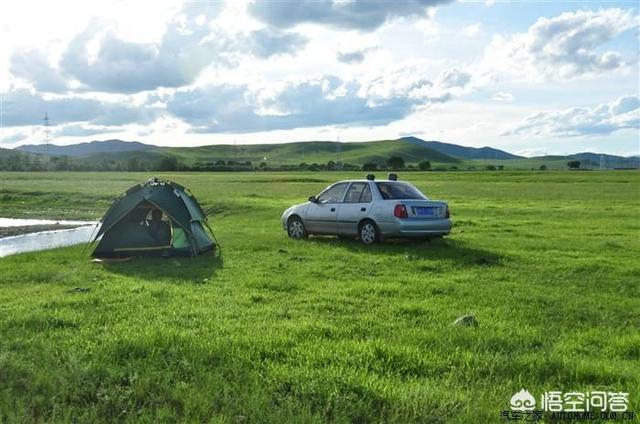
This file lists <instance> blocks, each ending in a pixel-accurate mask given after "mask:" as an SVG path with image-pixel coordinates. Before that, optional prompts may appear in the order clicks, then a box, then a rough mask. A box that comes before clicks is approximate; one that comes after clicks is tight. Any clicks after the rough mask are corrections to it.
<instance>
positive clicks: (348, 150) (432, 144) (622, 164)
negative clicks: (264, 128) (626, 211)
mask: <svg viewBox="0 0 640 424" xmlns="http://www.w3.org/2000/svg"><path fill="white" fill-rule="evenodd" d="M45 151H46V152H47V153H48V156H72V157H74V158H75V159H76V161H77V163H78V164H79V165H80V166H85V167H88V168H92V167H95V165H96V164H105V163H111V164H113V163H125V164H126V163H127V161H129V160H130V159H134V158H135V159H137V160H138V161H140V162H144V163H147V164H148V163H158V162H160V161H161V160H162V159H163V158H166V157H175V158H176V159H178V161H179V162H180V163H182V164H184V165H187V166H194V165H198V166H202V165H211V164H215V163H216V162H218V161H225V162H229V161H237V162H251V163H252V165H253V166H257V165H259V164H260V163H261V162H266V163H267V165H268V166H280V165H299V164H301V163H303V162H304V163H307V164H313V163H316V164H326V163H327V162H329V161H334V162H337V161H338V160H340V161H341V162H343V163H350V164H353V165H360V166H361V165H363V164H365V163H376V164H384V163H385V162H386V160H387V159H388V158H389V157H391V156H399V157H402V158H403V159H404V160H405V162H406V163H407V164H418V163H419V162H421V161H425V160H428V161H430V162H431V164H432V166H433V167H439V168H442V167H444V168H450V167H452V166H454V165H455V166H456V167H457V168H459V169H470V168H476V169H484V168H486V167H487V166H488V165H495V166H498V165H502V166H505V167H507V168H512V169H538V168H539V167H540V166H542V165H545V166H546V167H547V168H549V169H566V168H567V161H569V160H580V161H581V162H582V164H581V167H583V168H592V169H593V168H595V169H597V168H599V167H600V163H601V158H602V162H603V166H604V168H638V167H639V166H640V160H639V159H638V158H635V157H628V158H626V157H622V156H615V155H601V154H599V153H590V152H584V153H576V154H573V155H567V156H563V155H555V156H540V157H533V158H527V157H522V156H517V155H514V154H511V153H508V152H505V151H503V150H499V149H494V148H491V147H482V148H475V147H466V146H459V145H456V144H451V143H443V142H440V141H425V140H422V139H420V138H417V137H403V138H400V139H397V140H379V141H366V142H348V143H337V142H335V141H304V142H294V143H279V144H244V145H237V146H236V145H231V144H216V145H209V146H195V147H160V146H154V145H150V144H144V143H140V142H137V141H122V140H106V141H92V142H89V143H79V144H72V145H68V146H56V145H49V146H48V148H45V146H43V145H25V146H20V147H17V148H16V149H14V150H6V149H4V150H3V151H2V152H0V153H2V154H3V155H4V162H5V169H6V168H7V167H10V166H12V165H11V161H12V156H11V155H16V154H18V153H21V154H22V155H26V154H27V153H25V152H29V154H30V155H32V156H33V157H27V156H13V157H16V158H17V159H16V160H17V161H20V162H25V161H31V162H33V161H36V160H37V156H35V155H34V154H41V155H42V153H44V152H45ZM9 152H11V153H9ZM42 156H43V157H44V158H45V159H46V157H47V156H44V155H42Z"/></svg>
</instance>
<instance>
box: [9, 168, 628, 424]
mask: <svg viewBox="0 0 640 424" xmlns="http://www.w3.org/2000/svg"><path fill="white" fill-rule="evenodd" d="M160 176H162V177H167V178H170V179H172V180H175V181H176V182H179V183H181V184H184V185H186V186H187V187H189V188H190V189H191V190H192V191H193V193H194V194H195V195H196V196H197V197H198V199H199V200H200V201H201V203H202V204H203V206H204V207H205V208H211V209H212V210H213V214H212V215H211V217H210V219H211V224H212V227H213V229H214V231H215V233H216V235H217V237H218V239H219V240H220V242H221V243H222V246H223V252H222V256H221V257H220V258H216V257H213V256H203V257H198V258H194V259H158V260H150V259H147V260H143V259H138V260H134V261H132V262H127V263H117V264H108V265H107V264H95V263H91V262H89V260H88V255H87V253H86V252H83V249H82V247H80V246H78V247H71V248H64V249H56V250H50V251H44V252H37V253H28V254H22V255H16V256H10V257H7V258H3V259H0V281H1V282H0V422H3V421H7V422H15V421H17V422H73V421H75V422H114V421H115V422H118V421H120V422H149V423H151V422H175V421H190V422H209V421H211V422H229V423H237V422H250V423H253V422H278V423H280V422H296V423H299V422H323V421H330V422H403V423H404V422H429V423H438V422H459V423H470V422H478V423H484V422H498V421H499V414H500V411H502V410H505V409H507V408H508V401H509V398H510V397H511V395H512V394H513V393H515V392H517V391H519V390H520V389H521V388H523V387H524V388H526V389H528V390H529V391H531V392H532V393H534V394H536V396H537V397H539V395H540V394H541V392H542V391H544V390H563V391H570V390H577V391H590V390H596V389H602V390H608V391H627V392H629V393H630V398H631V402H630V409H631V410H635V411H636V412H640V392H638V387H640V332H639V331H638V330H639V328H640V313H639V311H640V300H639V299H640V287H639V284H638V282H639V281H640V263H639V262H638V257H640V244H639V243H638V235H639V233H640V231H639V230H640V219H639V218H640V212H639V211H640V197H639V196H638V194H639V191H638V190H639V183H640V174H639V173H637V172H531V173H527V172H520V173H518V172H496V173H489V172H483V173H413V174H405V176H407V177H410V178H411V180H412V181H413V182H414V183H415V184H416V185H417V186H418V187H420V188H421V189H422V190H423V191H424V192H425V193H427V194H428V195H429V196H430V197H432V198H437V199H444V200H448V201H449V203H450V206H451V209H452V213H453V219H454V223H455V224H454V225H455V226H454V230H453V232H452V234H451V236H450V237H448V238H446V239H444V240H441V241H434V242H432V243H415V242H395V243H386V244H382V245H376V246H372V247H364V246H361V245H360V244H358V243H356V242H340V241H338V240H337V239H335V238H328V237H327V238H311V239H309V240H307V241H292V240H289V239H288V238H287V237H286V235H285V233H284V231H282V229H281V227H280V222H279V218H280V214H281V212H282V211H283V210H284V209H285V208H286V207H287V206H289V205H291V204H293V203H299V202H302V201H303V199H306V197H308V196H309V195H311V194H315V193H317V192H318V191H319V190H320V189H322V188H323V187H324V186H326V185H327V184H328V183H330V182H332V181H334V180H336V179H339V178H348V177H356V176H357V177H360V175H359V174H357V175H356V174H332V173H325V174H315V173H279V174H276V173H242V174H238V173H235V174H227V173H214V174H189V173H178V174H171V175H169V174H167V175H160ZM402 176H403V175H401V177H402ZM1 177H2V182H1V184H0V190H1V191H0V199H2V200H1V202H0V216H4V217H6V216H19V217H49V218H52V217H55V218H86V219H96V218H99V217H100V215H101V214H102V212H103V211H104V210H106V208H107V207H108V205H109V203H110V199H111V198H113V197H115V196H116V195H118V194H119V193H120V192H121V191H123V190H125V189H127V188H128V187H129V186H131V185H132V184H134V183H137V182H141V181H144V180H145V179H146V178H148V177H149V176H148V175H144V174H142V173H141V174H125V173H117V174H104V173H92V174H78V173H54V174H36V173H34V174H29V173H3V174H2V175H1ZM468 313H471V314H474V315H475V316H476V317H477V319H478V321H479V323H480V324H479V326H478V327H477V328H465V327H457V326H453V325H452V322H453V321H454V320H455V319H456V318H457V317H459V316H461V315H464V314H468Z"/></svg>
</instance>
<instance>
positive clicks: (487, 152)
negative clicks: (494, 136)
mask: <svg viewBox="0 0 640 424" xmlns="http://www.w3.org/2000/svg"><path fill="white" fill-rule="evenodd" d="M400 140H404V141H407V142H409V143H413V144H416V145H426V146H427V147H429V148H430V149H433V150H436V151H438V152H440V153H444V154H445V155H449V156H453V157H456V158H460V159H520V158H522V156H517V155H514V154H512V153H509V152H505V151H504V150H499V149H494V148H492V147H466V146H460V145H457V144H451V143H443V142H441V141H425V140H422V139H420V138H418V137H402V138H401V139H400Z"/></svg>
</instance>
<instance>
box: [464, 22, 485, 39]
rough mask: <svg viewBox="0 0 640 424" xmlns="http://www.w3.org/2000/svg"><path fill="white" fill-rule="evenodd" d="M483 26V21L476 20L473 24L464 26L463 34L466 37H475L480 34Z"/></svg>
mask: <svg viewBox="0 0 640 424" xmlns="http://www.w3.org/2000/svg"><path fill="white" fill-rule="evenodd" d="M481 27H482V23H480V22H476V23H475V24H473V25H469V26H467V27H464V28H462V35H464V36H466V37H475V36H476V35H478V34H480V28H481Z"/></svg>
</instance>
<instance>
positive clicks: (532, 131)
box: [502, 95, 640, 137]
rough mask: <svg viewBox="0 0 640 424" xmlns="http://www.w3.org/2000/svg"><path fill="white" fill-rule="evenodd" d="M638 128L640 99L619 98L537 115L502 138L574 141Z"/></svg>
mask: <svg viewBox="0 0 640 424" xmlns="http://www.w3.org/2000/svg"><path fill="white" fill-rule="evenodd" d="M638 128H640V98H639V97H638V96H637V95H631V96H623V97H620V98H618V99H616V100H613V101H611V102H609V103H603V104H599V105H597V106H593V107H573V108H569V109H564V110H556V111H546V112H538V113H536V114H533V115H530V116H528V117H526V118H525V119H524V120H523V121H522V122H520V123H518V124H517V125H515V126H514V127H512V128H511V129H509V130H508V131H506V132H504V133H503V134H502V135H534V136H558V137H577V136H590V135H607V134H611V133H613V132H616V131H619V130H623V129H638Z"/></svg>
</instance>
